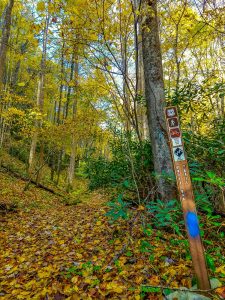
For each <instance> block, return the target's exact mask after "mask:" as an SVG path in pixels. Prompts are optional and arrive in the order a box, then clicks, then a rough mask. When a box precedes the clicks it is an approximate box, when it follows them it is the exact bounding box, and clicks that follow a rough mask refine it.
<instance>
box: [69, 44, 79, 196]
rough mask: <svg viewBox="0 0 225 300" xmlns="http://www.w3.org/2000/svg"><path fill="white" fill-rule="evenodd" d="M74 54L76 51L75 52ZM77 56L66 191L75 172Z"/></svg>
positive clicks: (76, 59)
mask: <svg viewBox="0 0 225 300" xmlns="http://www.w3.org/2000/svg"><path fill="white" fill-rule="evenodd" d="M75 52H76V50H75ZM78 76H79V75H78V56H77V54H76V55H75V63H74V80H75V95H74V100H73V108H72V124H73V128H72V132H71V152H70V163H69V167H68V184H67V191H70V190H71V189H72V188H73V181H74V171H75V160H76V138H75V133H76V128H75V120H76V113H77V88H78Z"/></svg>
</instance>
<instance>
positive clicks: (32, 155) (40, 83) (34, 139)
mask: <svg viewBox="0 0 225 300" xmlns="http://www.w3.org/2000/svg"><path fill="white" fill-rule="evenodd" d="M49 20H50V15H49V13H48V14H47V16H46V19H45V27H44V33H43V43H42V59H41V65H40V73H39V80H38V90H37V107H38V109H39V111H40V112H41V113H43V111H44V86H45V72H46V70H45V68H46V57H47V40H48V27H49ZM36 127H37V128H40V127H42V122H41V121H37V122H36ZM37 128H36V131H35V133H34V135H33V137H32V142H31V148H30V155H29V168H28V172H29V173H31V172H32V169H33V165H34V158H35V152H36V146H37V141H38V132H37ZM43 151H44V148H43V145H41V148H40V159H39V160H40V162H39V164H40V165H41V164H42V163H43V156H44V155H43ZM37 178H38V180H39V179H40V174H38V176H37Z"/></svg>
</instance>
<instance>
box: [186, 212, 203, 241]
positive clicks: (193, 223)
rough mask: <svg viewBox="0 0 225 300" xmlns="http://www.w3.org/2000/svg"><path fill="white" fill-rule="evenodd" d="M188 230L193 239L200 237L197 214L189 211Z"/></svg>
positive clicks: (187, 218)
mask: <svg viewBox="0 0 225 300" xmlns="http://www.w3.org/2000/svg"><path fill="white" fill-rule="evenodd" d="M186 224H187V229H188V232H189V234H190V236H191V237H192V238H196V237H197V236H199V235H200V230H199V225H198V217H197V215H196V213H193V212H191V211H189V212H188V213H187V215H186Z"/></svg>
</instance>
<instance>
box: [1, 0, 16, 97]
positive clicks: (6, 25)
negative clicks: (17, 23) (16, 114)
mask: <svg viewBox="0 0 225 300" xmlns="http://www.w3.org/2000/svg"><path fill="white" fill-rule="evenodd" d="M13 5H14V0H10V1H9V3H8V5H7V7H6V10H5V19H4V22H3V27H2V38H1V45H0V93H2V89H3V75H4V70H5V61H6V54H7V49H8V43H9V36H10V29H11V20H12V9H13Z"/></svg>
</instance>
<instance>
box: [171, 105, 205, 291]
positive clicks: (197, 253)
mask: <svg viewBox="0 0 225 300" xmlns="http://www.w3.org/2000/svg"><path fill="white" fill-rule="evenodd" d="M165 115H166V123H167V131H168V136H169V141H170V149H171V154H172V158H173V166H174V171H175V174H176V179H177V187H178V191H179V195H180V200H181V204H182V209H183V214H184V221H185V225H186V230H187V234H188V239H189V244H190V250H191V256H192V261H193V266H194V270H195V273H196V276H197V280H198V286H199V288H200V289H202V290H209V289H210V281H209V277H208V272H207V267H206V261H205V255H204V248H203V245H202V241H201V236H200V229H199V223H198V217H197V212H196V205H195V201H194V194H193V188H192V184H191V178H190V173H189V168H188V162H187V158H186V155H185V151H184V144H183V140H182V135H181V130H180V124H179V119H178V113H177V108H176V107H175V106H172V107H167V108H166V110H165Z"/></svg>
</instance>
